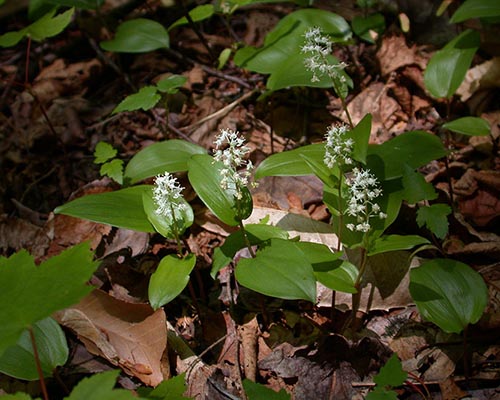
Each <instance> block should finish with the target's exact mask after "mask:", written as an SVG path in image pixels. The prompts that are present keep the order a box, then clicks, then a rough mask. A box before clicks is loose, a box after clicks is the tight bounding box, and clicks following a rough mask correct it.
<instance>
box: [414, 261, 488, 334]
mask: <svg viewBox="0 0 500 400" xmlns="http://www.w3.org/2000/svg"><path fill="white" fill-rule="evenodd" d="M410 293H411V296H412V297H413V300H414V301H415V303H416V304H417V307H418V310H419V312H420V314H421V315H422V317H423V318H425V319H426V320H428V321H431V322H433V323H435V324H436V325H437V326H439V327H440V328H441V329H442V330H443V331H445V332H448V333H460V332H462V331H463V330H464V329H465V328H466V327H467V325H469V324H475V323H476V322H477V321H479V318H481V315H482V314H483V311H484V309H485V307H486V304H487V303H488V288H487V286H486V284H485V283H484V281H483V278H482V277H481V275H479V274H478V273H477V272H476V271H474V270H473V269H472V268H471V267H469V266H468V265H466V264H464V263H461V262H459V261H455V260H450V259H434V260H430V261H426V262H425V263H423V264H422V265H421V266H420V267H418V268H414V269H412V270H411V271H410Z"/></svg>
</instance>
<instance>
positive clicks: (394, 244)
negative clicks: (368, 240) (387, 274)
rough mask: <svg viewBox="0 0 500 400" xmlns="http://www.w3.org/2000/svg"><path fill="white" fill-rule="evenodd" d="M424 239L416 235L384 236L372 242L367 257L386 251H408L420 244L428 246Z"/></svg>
mask: <svg viewBox="0 0 500 400" xmlns="http://www.w3.org/2000/svg"><path fill="white" fill-rule="evenodd" d="M428 243H429V241H428V240H427V239H426V238H423V237H422V236H418V235H385V236H382V237H379V238H378V239H377V240H375V241H374V242H373V244H372V245H371V246H370V249H369V253H368V255H369V256H373V255H375V254H380V253H386V252H388V251H397V250H409V249H412V248H413V247H415V246H419V245H421V244H428Z"/></svg>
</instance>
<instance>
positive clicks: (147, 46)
mask: <svg viewBox="0 0 500 400" xmlns="http://www.w3.org/2000/svg"><path fill="white" fill-rule="evenodd" d="M169 46H170V39H169V37H168V32H167V30H166V29H165V28H164V27H163V25H161V24H160V23H158V22H156V21H153V20H150V19H145V18H137V19H132V20H129V21H125V22H123V23H122V24H121V25H120V26H118V29H117V30H116V35H115V37H114V39H112V40H106V41H104V42H101V47H102V48H103V49H104V50H106V51H115V52H121V53H147V52H149V51H154V50H157V49H161V48H168V47H169Z"/></svg>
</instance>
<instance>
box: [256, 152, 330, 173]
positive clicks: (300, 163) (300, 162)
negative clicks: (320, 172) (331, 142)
mask: <svg viewBox="0 0 500 400" xmlns="http://www.w3.org/2000/svg"><path fill="white" fill-rule="evenodd" d="M301 155H304V156H305V157H306V158H307V159H312V160H316V161H317V162H321V163H322V162H323V158H324V157H325V145H324V144H323V143H318V144H310V145H308V146H304V147H299V148H297V149H294V150H290V151H284V152H282V153H276V154H273V155H271V156H269V157H267V158H266V159H265V160H264V161H262V162H261V163H260V165H259V166H258V168H257V169H256V170H255V179H256V180H258V179H261V178H263V177H265V176H301V175H312V174H313V171H312V170H311V167H310V166H309V164H308V163H307V161H306V159H303V158H302V157H301Z"/></svg>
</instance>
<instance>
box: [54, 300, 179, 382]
mask: <svg viewBox="0 0 500 400" xmlns="http://www.w3.org/2000/svg"><path fill="white" fill-rule="evenodd" d="M56 319H57V320H58V322H59V323H60V324H61V325H63V326H66V327H67V328H70V329H71V330H73V331H74V332H75V333H76V334H77V336H78V338H79V339H80V340H81V341H82V342H83V343H84V344H85V346H86V347H87V349H88V350H89V352H91V353H93V354H96V355H98V356H101V357H104V358H106V359H107V360H108V361H109V362H111V363H112V364H113V365H116V366H118V367H120V368H122V369H123V370H124V371H125V372H126V373H128V374H130V375H133V376H136V377H137V378H139V379H140V380H141V381H142V382H144V383H145V384H146V385H150V386H156V385H158V384H159V383H161V382H162V381H163V380H164V379H168V377H169V376H168V375H169V373H168V370H167V367H168V364H162V356H163V352H164V351H165V349H166V346H167V332H166V319H165V313H164V312H163V310H162V309H159V310H156V311H154V312H153V310H152V309H151V307H150V306H149V305H146V304H130V303H125V302H123V301H120V300H117V299H115V298H113V297H111V296H109V295H108V294H107V293H105V292H102V291H100V290H94V291H93V292H92V293H90V294H89V295H88V296H87V297H85V298H84V299H82V300H81V301H80V303H78V304H77V305H75V306H73V307H71V308H68V309H66V310H63V311H60V312H58V313H56Z"/></svg>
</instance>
